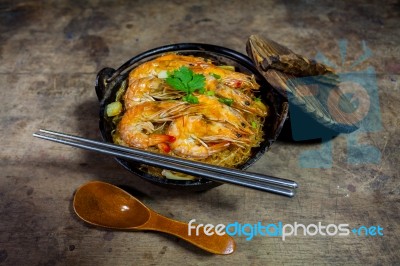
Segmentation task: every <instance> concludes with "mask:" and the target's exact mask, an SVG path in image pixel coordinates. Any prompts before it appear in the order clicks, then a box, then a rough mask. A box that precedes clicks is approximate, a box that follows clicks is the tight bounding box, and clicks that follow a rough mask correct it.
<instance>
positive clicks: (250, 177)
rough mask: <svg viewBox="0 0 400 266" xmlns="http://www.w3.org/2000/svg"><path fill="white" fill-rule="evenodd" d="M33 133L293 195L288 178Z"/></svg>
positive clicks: (293, 184)
mask: <svg viewBox="0 0 400 266" xmlns="http://www.w3.org/2000/svg"><path fill="white" fill-rule="evenodd" d="M33 136H35V137H38V138H41V139H45V140H49V141H54V142H57V143H62V144H65V145H69V146H73V147H77V148H81V149H86V150H90V151H95V152H99V153H103V154H107V155H112V156H116V157H119V158H124V159H127V160H132V161H136V162H139V163H143V164H146V165H152V166H156V167H161V168H165V169H169V170H172V171H177V172H181V173H185V174H189V175H195V176H200V177H205V178H207V179H210V180H213V181H216V182H223V183H230V184H235V185H241V186H245V187H248V188H253V189H257V190H261V191H265V192H271V193H275V194H279V195H283V196H287V197H293V196H294V194H295V192H294V190H293V189H295V188H297V186H298V185H297V183H296V182H294V181H292V180H288V179H282V178H277V177H271V176H267V175H262V174H257V173H251V172H245V171H242V170H237V169H231V168H226V167H220V166H215V165H210V164H205V163H200V162H194V161H190V160H186V159H181V158H177V157H172V156H169V155H164V154H158V153H153V152H148V151H143V150H139V149H134V148H128V147H124V146H120V145H115V144H110V143H104V142H100V141H95V140H90V139H86V138H82V137H79V136H74V135H70V134H65V133H61V132H56V131H51V130H45V129H40V130H39V131H38V132H36V133H34V134H33ZM288 188H290V189H288Z"/></svg>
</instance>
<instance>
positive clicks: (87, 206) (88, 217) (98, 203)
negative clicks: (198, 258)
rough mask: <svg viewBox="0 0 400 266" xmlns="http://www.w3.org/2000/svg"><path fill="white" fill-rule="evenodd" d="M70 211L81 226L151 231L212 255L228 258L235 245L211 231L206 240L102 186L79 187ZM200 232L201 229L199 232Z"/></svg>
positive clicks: (113, 189) (136, 201)
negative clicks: (172, 236) (169, 235)
mask: <svg viewBox="0 0 400 266" xmlns="http://www.w3.org/2000/svg"><path fill="white" fill-rule="evenodd" d="M73 205H74V210H75V212H76V214H77V215H78V216H79V217H80V218H81V219H82V220H84V221H85V222H87V223H90V224H93V225H97V226H101V227H106V228H112V229H121V230H152V231H159V232H164V233H168V234H171V235H174V236H177V237H180V238H182V239H184V240H186V241H188V242H190V243H192V244H193V245H195V246H197V247H199V248H202V249H204V250H206V251H208V252H211V253H214V254H231V253H233V251H235V247H236V244H235V241H234V240H233V238H232V237H230V236H228V235H227V234H224V235H222V236H220V235H217V234H216V233H215V230H212V232H213V234H212V235H210V236H208V235H206V234H205V233H204V230H198V232H199V234H198V235H196V230H191V235H189V233H188V224H187V223H183V222H179V221H175V220H172V219H169V218H167V217H165V216H162V215H160V214H158V213H156V212H155V211H153V210H151V209H149V208H148V207H146V206H145V205H144V204H143V203H142V202H140V201H139V200H138V199H136V198H135V197H133V196H132V195H130V194H128V193H127V192H125V191H124V190H122V189H120V188H118V187H116V186H113V185H111V184H108V183H104V182H99V181H95V182H90V183H87V184H85V185H83V186H82V187H80V188H79V189H78V190H77V191H76V193H75V196H74V203H73ZM200 229H203V228H200Z"/></svg>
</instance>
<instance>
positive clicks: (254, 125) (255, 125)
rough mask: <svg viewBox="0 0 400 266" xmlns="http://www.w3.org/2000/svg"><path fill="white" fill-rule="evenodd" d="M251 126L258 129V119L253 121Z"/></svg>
mask: <svg viewBox="0 0 400 266" xmlns="http://www.w3.org/2000/svg"><path fill="white" fill-rule="evenodd" d="M251 127H252V128H254V129H257V122H256V121H251Z"/></svg>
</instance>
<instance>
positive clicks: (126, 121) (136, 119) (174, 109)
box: [117, 101, 187, 152]
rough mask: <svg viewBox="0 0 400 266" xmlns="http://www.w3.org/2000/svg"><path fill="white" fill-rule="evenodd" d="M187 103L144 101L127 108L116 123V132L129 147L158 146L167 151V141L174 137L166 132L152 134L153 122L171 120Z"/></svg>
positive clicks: (145, 147) (180, 112)
mask: <svg viewBox="0 0 400 266" xmlns="http://www.w3.org/2000/svg"><path fill="white" fill-rule="evenodd" d="M186 107H187V104H186V103H183V102H178V101H162V102H144V103H141V104H139V105H136V106H133V107H132V108H130V109H128V110H127V111H126V112H125V114H124V116H123V117H122V119H121V121H120V122H119V123H118V126H117V132H118V133H119V135H120V137H121V139H122V140H123V141H124V142H125V143H126V144H127V145H128V146H131V147H136V148H142V149H147V148H149V147H151V146H156V145H157V146H158V148H159V149H160V150H163V151H164V152H169V151H170V148H169V146H168V143H172V142H174V141H175V137H173V136H170V135H168V134H154V133H153V132H154V130H155V128H154V124H153V123H154V122H165V121H172V120H173V119H174V118H176V117H177V116H180V115H182V113H184V110H185V109H186Z"/></svg>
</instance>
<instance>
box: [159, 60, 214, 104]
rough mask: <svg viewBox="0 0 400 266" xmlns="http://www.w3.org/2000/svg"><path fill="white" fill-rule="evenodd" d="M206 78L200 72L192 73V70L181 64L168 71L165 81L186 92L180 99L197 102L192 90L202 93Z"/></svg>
mask: <svg viewBox="0 0 400 266" xmlns="http://www.w3.org/2000/svg"><path fill="white" fill-rule="evenodd" d="M205 80H206V78H205V77H204V75H202V74H194V73H193V71H192V70H191V69H190V68H188V67H186V66H183V67H181V68H179V69H178V70H174V72H172V73H168V77H167V79H166V82H167V84H168V85H170V86H171V87H172V88H174V89H176V90H180V91H184V92H186V96H184V97H183V98H182V99H183V100H184V101H187V102H189V103H198V102H199V99H197V97H196V96H194V95H193V93H194V92H196V91H198V92H199V93H204V92H205V89H204V86H205Z"/></svg>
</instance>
